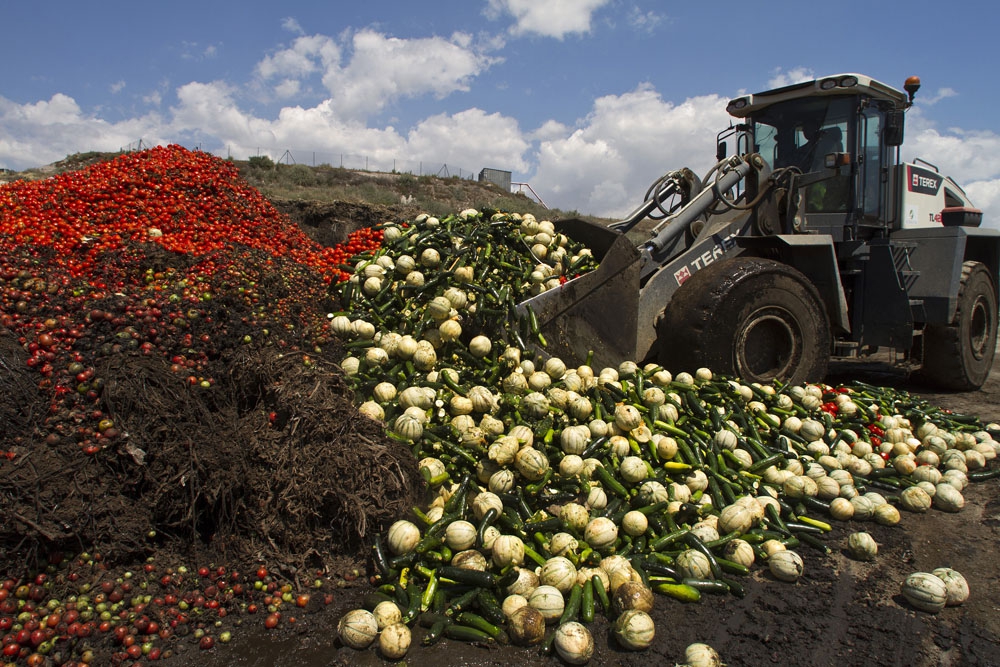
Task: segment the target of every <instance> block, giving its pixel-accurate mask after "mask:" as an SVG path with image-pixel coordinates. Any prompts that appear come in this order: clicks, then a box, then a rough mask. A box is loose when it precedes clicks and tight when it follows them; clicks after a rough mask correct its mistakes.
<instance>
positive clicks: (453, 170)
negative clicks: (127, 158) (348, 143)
mask: <svg viewBox="0 0 1000 667" xmlns="http://www.w3.org/2000/svg"><path fill="white" fill-rule="evenodd" d="M147 148H151V145H150V143H149V142H148V141H143V140H142V139H139V140H138V141H134V142H132V143H129V144H128V145H127V146H123V147H122V149H121V150H122V152H124V153H131V152H133V151H141V150H145V149H147ZM187 148H190V149H192V150H202V147H201V144H196V145H193V146H187ZM260 156H265V157H268V158H270V159H271V161H272V162H275V163H277V164H305V165H308V166H311V167H319V166H322V165H328V166H331V167H342V168H344V169H355V170H358V171H373V172H388V173H401V174H414V175H416V176H439V177H441V178H462V179H466V180H474V179H475V178H476V175H477V174H478V173H479V172H478V171H474V170H472V169H467V168H465V167H461V166H458V165H455V164H448V163H447V162H435V161H432V160H431V161H428V160H410V159H405V158H395V157H393V158H376V157H373V156H369V155H364V154H360V153H335V152H330V151H310V150H301V149H291V148H267V147H258V148H257V150H256V152H255V153H254V154H253V155H245V156H241V155H234V154H233V152H232V149H231V148H230V147H228V146H227V147H226V150H225V157H227V158H233V159H237V160H244V159H248V158H250V157H260Z"/></svg>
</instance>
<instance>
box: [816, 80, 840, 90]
mask: <svg viewBox="0 0 1000 667" xmlns="http://www.w3.org/2000/svg"><path fill="white" fill-rule="evenodd" d="M836 86H837V80H836V79H823V80H822V81H820V82H819V87H820V88H821V89H823V90H830V89H831V88H836Z"/></svg>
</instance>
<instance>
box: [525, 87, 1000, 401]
mask: <svg viewBox="0 0 1000 667" xmlns="http://www.w3.org/2000/svg"><path fill="white" fill-rule="evenodd" d="M919 87H920V81H919V79H918V78H917V77H910V78H909V79H907V80H906V84H905V86H904V91H905V92H904V91H900V90H897V89H895V88H892V87H891V86H888V85H886V84H884V83H881V82H879V81H876V80H874V79H872V78H870V77H867V76H863V75H861V74H852V73H848V74H838V75H834V76H827V77H823V78H819V79H816V80H813V81H807V82H803V83H796V84H793V85H790V86H785V87H782V88H777V89H773V90H767V91H764V92H761V93H754V94H750V95H743V96H740V97H737V98H735V99H733V100H731V101H730V102H729V104H728V106H727V110H728V112H729V114H730V115H731V116H732V117H733V120H732V122H731V124H730V127H728V128H726V129H724V130H723V131H721V132H720V133H719V134H718V136H717V142H716V146H717V153H716V159H717V163H716V164H715V165H714V166H713V167H712V168H711V169H710V170H709V172H708V173H707V174H706V175H704V176H703V177H699V176H698V175H696V174H695V173H693V172H692V171H691V170H690V169H679V170H675V171H671V172H668V173H667V174H665V175H664V176H662V177H661V178H660V179H658V180H657V181H656V182H655V183H653V184H652V185H651V186H650V188H649V190H648V191H647V192H646V195H645V197H644V200H643V203H642V204H641V205H640V206H639V207H638V208H636V210H635V211H633V212H632V213H631V214H630V215H629V216H627V217H626V218H624V219H623V220H621V221H618V222H615V223H612V224H610V225H607V226H602V225H597V224H593V223H590V222H586V221H583V220H578V219H572V220H563V221H557V222H556V227H557V231H559V232H562V233H564V234H566V235H567V236H569V237H571V238H574V239H577V240H580V241H582V242H584V243H586V244H588V245H589V246H590V248H591V249H592V251H593V252H594V254H595V256H596V257H597V258H598V259H599V260H600V266H599V268H598V269H597V270H596V271H594V272H592V273H589V274H585V275H583V276H579V277H577V278H574V279H572V280H569V281H567V282H566V283H564V284H563V285H562V286H561V287H560V288H556V289H553V290H549V291H546V292H542V293H540V294H538V295H536V296H534V297H532V298H530V299H528V300H527V301H525V302H523V303H521V304H520V305H519V308H520V309H521V312H522V313H525V314H527V313H528V312H529V309H530V312H531V315H532V316H533V317H535V318H537V321H538V322H539V326H540V330H541V332H542V333H543V335H544V337H545V339H547V341H548V342H547V346H546V348H545V349H544V352H545V353H547V354H553V355H559V356H563V357H564V358H567V359H574V360H582V359H584V358H585V357H586V356H587V355H588V354H589V355H592V357H593V359H594V362H595V363H599V364H603V365H617V364H618V363H619V362H621V361H622V360H625V359H632V360H636V361H645V362H656V363H659V364H662V365H663V366H664V367H665V368H667V369H669V370H671V371H673V372H678V371H681V370H688V371H692V370H695V369H696V368H698V367H703V366H704V367H708V368H710V369H712V370H713V371H715V372H718V373H723V374H726V375H730V376H733V377H740V378H742V379H743V380H745V381H756V382H770V381H775V380H777V381H781V382H790V383H795V384H798V383H802V382H814V381H821V380H822V379H823V378H824V376H825V375H826V372H827V367H828V363H829V361H830V360H831V359H832V358H857V359H866V358H869V357H871V356H872V355H874V354H875V353H877V352H879V351H889V352H891V358H892V359H893V360H894V361H896V362H897V363H899V364H903V365H905V366H906V368H907V369H908V370H913V371H915V372H918V373H919V374H920V375H921V376H922V377H923V378H924V379H926V380H927V381H928V382H929V383H931V384H933V385H935V386H937V387H940V388H947V389H955V390H969V389H973V388H977V387H979V386H981V385H982V384H983V382H984V381H985V380H986V378H987V376H988V375H989V372H990V367H991V366H992V364H993V357H994V352H995V348H996V336H997V284H998V273H997V272H998V269H1000V231H998V230H995V229H988V228H983V227H980V224H981V221H982V212H981V211H980V210H978V209H976V208H974V207H973V205H972V203H971V202H970V201H969V199H968V197H967V196H966V194H965V192H964V191H963V190H962V188H961V187H960V186H959V185H958V184H957V183H956V182H955V181H954V180H952V179H951V178H949V177H947V176H945V175H943V174H941V173H940V171H939V170H938V169H937V167H935V166H934V165H933V164H931V163H929V162H925V161H923V160H920V159H916V160H914V161H912V162H904V161H902V160H901V156H900V146H901V145H902V143H903V128H904V117H905V112H906V110H907V109H908V108H910V106H911V105H912V104H913V99H914V95H915V93H916V92H917V89H918V88H919Z"/></svg>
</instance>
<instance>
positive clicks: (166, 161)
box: [0, 146, 381, 455]
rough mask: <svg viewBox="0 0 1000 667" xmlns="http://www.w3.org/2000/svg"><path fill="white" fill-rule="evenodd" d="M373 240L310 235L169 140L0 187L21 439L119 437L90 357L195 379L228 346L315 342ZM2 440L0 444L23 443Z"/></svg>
mask: <svg viewBox="0 0 1000 667" xmlns="http://www.w3.org/2000/svg"><path fill="white" fill-rule="evenodd" d="M380 240H381V233H380V232H378V231H373V230H371V229H361V230H359V231H357V232H355V233H354V234H352V235H351V236H350V237H349V238H348V240H347V241H346V242H345V243H343V244H341V245H338V246H334V247H325V246H322V245H320V244H317V243H315V242H313V241H312V240H311V239H309V238H308V237H307V236H306V235H305V234H304V233H303V232H302V231H301V230H300V229H299V228H298V227H297V226H296V225H295V224H294V223H293V222H291V221H290V220H289V219H288V218H287V217H285V216H283V215H281V214H280V213H279V212H277V211H276V210H275V209H274V208H273V206H271V204H270V203H269V202H268V201H267V200H266V199H265V198H264V197H263V196H262V195H261V194H260V193H259V192H257V191H256V190H254V189H252V188H250V187H248V186H246V185H245V183H244V182H243V181H242V180H241V179H240V177H239V174H238V171H237V168H236V167H235V166H234V165H233V164H232V163H230V162H227V161H225V160H221V159H219V158H216V157H213V156H211V155H209V154H207V153H202V152H197V151H189V150H186V149H184V148H182V147H180V146H167V147H157V148H153V149H151V150H147V151H143V152H140V153H132V154H127V155H123V156H121V157H119V158H117V159H114V160H110V161H108V162H103V163H99V164H96V165H94V166H92V167H89V168H87V169H84V170H80V171H76V172H68V173H65V174H61V175H58V176H53V177H51V178H48V179H45V180H41V181H32V182H15V183H12V184H9V185H7V186H4V187H0V327H2V328H3V329H6V330H8V331H9V332H11V333H13V334H14V335H15V336H16V337H17V342H18V343H19V344H20V345H22V346H23V348H24V350H25V352H26V353H27V355H28V356H27V361H26V363H27V365H28V367H30V368H32V369H34V370H35V371H37V373H38V377H39V382H38V384H39V388H41V389H42V390H45V391H47V392H49V393H50V396H51V405H50V408H49V415H48V417H47V419H46V422H45V424H40V425H38V427H39V432H38V433H36V434H35V436H36V437H35V439H36V440H46V441H47V443H48V444H49V445H56V444H60V443H63V442H66V441H72V442H74V443H75V444H76V445H77V446H78V447H79V449H80V451H81V452H83V453H84V454H87V455H96V454H98V453H100V452H101V451H103V450H105V449H106V448H107V445H108V444H109V442H111V441H113V440H114V439H115V438H117V437H118V436H119V435H120V429H119V428H118V426H117V425H116V424H115V423H114V420H113V418H111V416H109V415H107V414H105V411H104V410H102V408H101V398H100V396H101V389H102V386H103V382H104V378H101V377H99V376H98V375H97V370H96V362H97V360H98V359H99V358H101V357H106V356H108V355H113V354H119V353H123V352H135V353H139V354H145V355H159V356H162V357H164V358H166V359H168V360H169V361H170V363H171V368H172V369H173V370H174V371H175V372H176V373H177V374H178V376H179V379H180V380H181V381H183V382H186V383H188V384H191V385H195V386H197V387H200V388H204V389H210V388H211V387H212V386H213V385H214V383H215V375H216V373H217V372H219V368H218V365H217V364H215V362H216V361H217V360H219V359H221V358H225V355H226V353H227V350H231V349H233V348H235V347H237V346H238V345H241V344H247V343H273V344H276V345H280V346H283V347H285V346H287V347H289V348H292V349H297V348H299V347H302V348H304V349H308V348H309V347H311V346H314V345H315V344H322V343H323V342H324V341H325V332H324V331H323V327H324V325H325V323H326V320H325V317H324V316H325V312H326V311H325V310H324V308H323V307H324V306H330V305H331V285H333V284H335V283H337V282H339V281H341V280H344V279H346V278H347V277H348V274H347V273H345V272H344V271H343V270H342V269H341V267H342V266H347V262H348V259H349V258H350V257H351V256H353V255H354V254H356V253H359V252H364V251H369V250H374V249H376V248H378V247H379V244H380ZM17 438H18V439H17V440H16V441H15V442H13V443H7V444H8V447H7V450H8V451H13V452H15V453H17V452H23V451H25V448H28V447H30V445H31V438H30V437H26V436H25V435H24V434H19V435H18V436H17Z"/></svg>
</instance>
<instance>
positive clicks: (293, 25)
mask: <svg viewBox="0 0 1000 667" xmlns="http://www.w3.org/2000/svg"><path fill="white" fill-rule="evenodd" d="M281 27H282V28H284V29H285V30H287V31H288V32H292V33H295V34H296V35H304V34H306V31H305V30H303V29H302V26H301V25H300V24H299V22H298V21H297V20H295V19H294V18H293V17H291V16H287V17H285V18H284V19H282V21H281Z"/></svg>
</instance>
